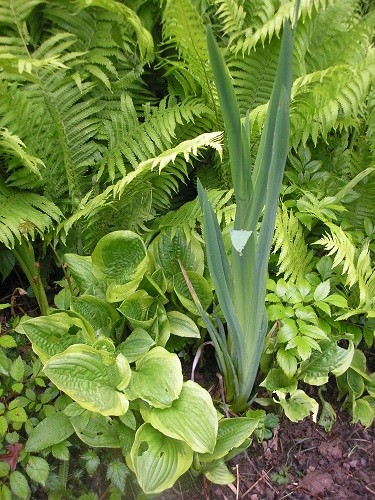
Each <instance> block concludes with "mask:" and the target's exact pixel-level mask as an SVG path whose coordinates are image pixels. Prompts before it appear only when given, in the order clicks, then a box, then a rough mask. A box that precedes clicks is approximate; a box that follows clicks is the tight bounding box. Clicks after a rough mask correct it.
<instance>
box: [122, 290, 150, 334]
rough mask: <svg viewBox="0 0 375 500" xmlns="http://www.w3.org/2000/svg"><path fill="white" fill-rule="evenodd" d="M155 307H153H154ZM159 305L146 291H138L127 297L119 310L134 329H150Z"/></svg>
mask: <svg viewBox="0 0 375 500" xmlns="http://www.w3.org/2000/svg"><path fill="white" fill-rule="evenodd" d="M152 306H153V307H152ZM156 309H157V304H156V302H154V298H153V297H151V295H148V293H147V292H145V291H144V290H137V291H136V292H134V293H133V294H131V295H130V296H129V297H127V298H126V299H125V300H124V301H123V302H122V303H121V305H120V307H119V308H118V310H119V311H120V313H121V314H122V315H123V316H125V318H126V319H127V320H128V321H129V323H130V324H131V325H132V327H133V328H136V327H137V326H138V327H142V328H149V327H150V326H151V325H152V323H153V322H154V321H155V318H156V313H157V311H156Z"/></svg>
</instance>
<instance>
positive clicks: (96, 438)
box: [71, 410, 120, 448]
mask: <svg viewBox="0 0 375 500" xmlns="http://www.w3.org/2000/svg"><path fill="white" fill-rule="evenodd" d="M71 422H72V425H73V427H74V430H75V432H76V434H77V436H78V437H79V438H80V439H81V441H83V442H84V443H86V444H88V445H89V446H94V447H100V448H120V440H119V436H118V433H117V429H116V426H115V425H113V420H112V419H111V418H109V417H104V416H103V415H100V413H93V412H90V411H87V410H84V412H83V413H82V414H81V415H78V416H75V417H71Z"/></svg>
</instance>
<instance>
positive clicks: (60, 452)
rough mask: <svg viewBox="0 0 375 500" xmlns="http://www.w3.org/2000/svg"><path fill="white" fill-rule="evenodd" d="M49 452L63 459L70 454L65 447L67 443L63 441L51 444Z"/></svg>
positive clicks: (65, 459) (67, 457)
mask: <svg viewBox="0 0 375 500" xmlns="http://www.w3.org/2000/svg"><path fill="white" fill-rule="evenodd" d="M51 453H52V455H53V456H54V457H55V458H57V459H59V460H63V461H67V460H69V456H70V453H69V448H68V447H67V445H66V444H65V443H57V444H54V445H52V446H51Z"/></svg>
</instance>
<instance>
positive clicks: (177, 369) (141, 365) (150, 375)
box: [124, 346, 183, 408]
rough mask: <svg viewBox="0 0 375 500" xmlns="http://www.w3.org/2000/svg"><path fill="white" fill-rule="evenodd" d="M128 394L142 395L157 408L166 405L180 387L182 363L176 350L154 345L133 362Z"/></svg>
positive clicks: (143, 398) (130, 397) (169, 403)
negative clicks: (171, 351)
mask: <svg viewBox="0 0 375 500" xmlns="http://www.w3.org/2000/svg"><path fill="white" fill-rule="evenodd" d="M135 366H136V370H135V371H133V372H132V376H131V379H130V383H129V386H128V387H127V389H126V390H125V391H124V392H125V394H126V396H127V398H128V399H130V400H133V399H138V398H140V399H142V400H143V401H146V402H147V403H149V404H150V405H152V406H155V407H156V408H166V407H168V406H170V405H171V404H172V402H173V401H174V400H175V399H177V398H178V396H179V395H180V392H181V389H182V383H183V377H182V369H181V363H180V360H179V358H178V356H177V355H176V354H173V353H170V352H168V351H167V350H166V349H164V348H163V347H159V346H157V347H154V348H153V349H151V350H150V351H149V352H147V353H146V354H144V355H143V356H142V357H141V358H140V359H139V360H138V361H137V362H136V365H135Z"/></svg>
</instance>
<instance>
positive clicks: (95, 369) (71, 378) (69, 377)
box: [44, 345, 131, 415]
mask: <svg viewBox="0 0 375 500" xmlns="http://www.w3.org/2000/svg"><path fill="white" fill-rule="evenodd" d="M44 372H45V374H46V375H47V376H48V377H49V378H50V379H51V380H52V382H53V383H54V384H55V385H56V386H57V387H58V388H59V389H60V390H61V391H63V392H65V393H66V394H68V396H70V397H71V398H72V399H73V400H74V401H76V402H77V403H79V404H80V405H81V406H82V407H83V408H85V409H87V410H90V411H93V412H98V413H101V414H102V415H123V414H124V413H126V411H127V410H128V407H129V401H128V400H127V398H126V397H125V396H124V394H123V393H122V392H120V390H122V389H124V388H125V387H126V386H127V385H128V383H129V381H130V377H131V370H130V366H129V363H128V361H127V360H126V358H125V357H124V356H123V355H122V354H119V355H118V356H117V357H115V356H114V355H112V354H110V353H108V352H105V351H97V350H96V349H94V348H93V347H91V346H87V345H73V346H71V347H69V348H68V349H66V350H65V351H64V352H62V353H61V354H57V355H56V356H53V357H52V358H50V360H49V361H48V362H47V363H46V364H45V366H44Z"/></svg>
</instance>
